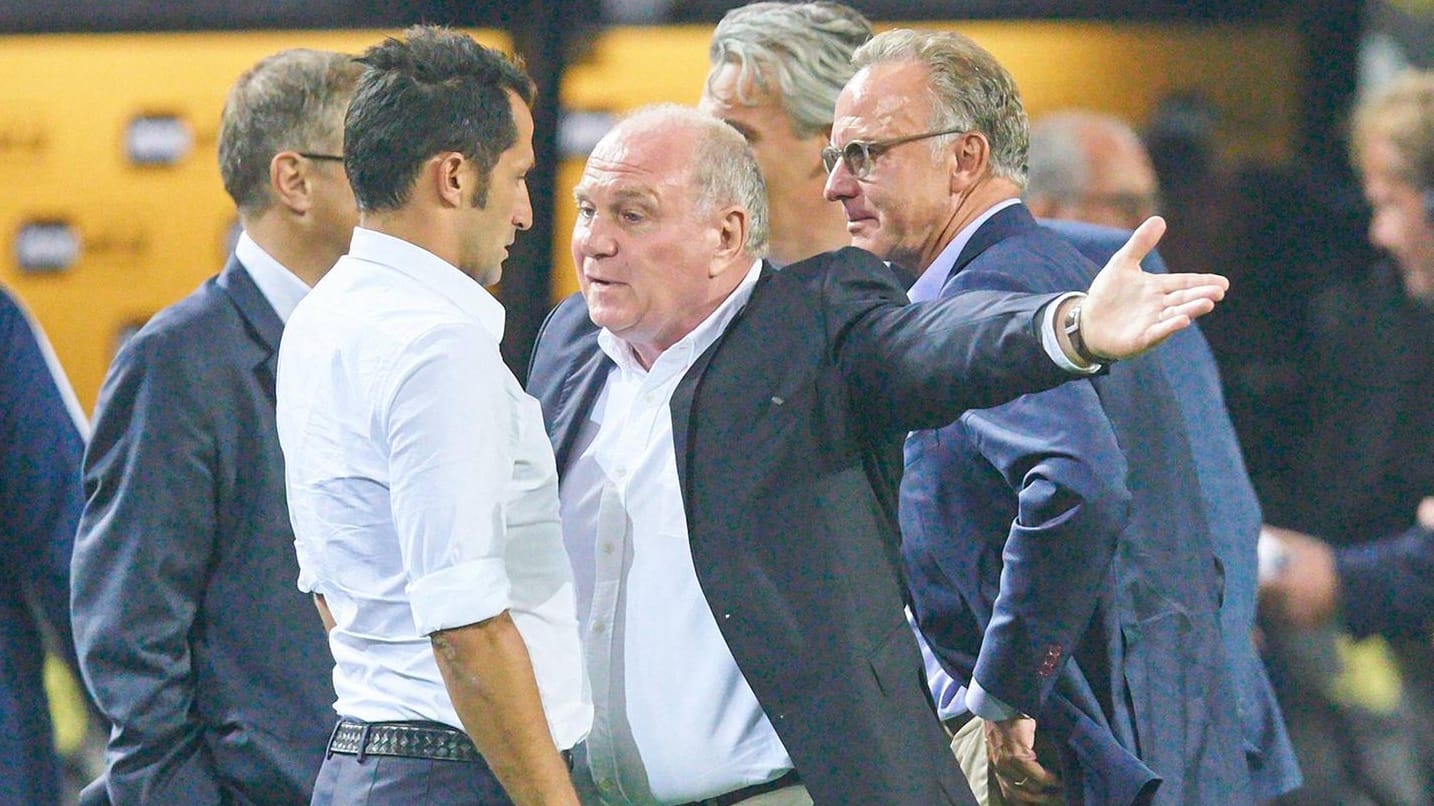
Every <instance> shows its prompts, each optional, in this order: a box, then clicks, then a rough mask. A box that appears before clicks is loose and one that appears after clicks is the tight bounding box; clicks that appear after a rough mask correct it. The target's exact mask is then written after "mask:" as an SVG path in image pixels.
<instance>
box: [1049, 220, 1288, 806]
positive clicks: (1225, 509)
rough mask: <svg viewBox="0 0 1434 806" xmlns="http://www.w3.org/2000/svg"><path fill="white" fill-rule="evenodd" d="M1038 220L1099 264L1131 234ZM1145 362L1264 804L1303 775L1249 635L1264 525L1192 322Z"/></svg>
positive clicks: (1155, 262)
mask: <svg viewBox="0 0 1434 806" xmlns="http://www.w3.org/2000/svg"><path fill="white" fill-rule="evenodd" d="M1042 223H1043V225H1044V226H1046V227H1047V228H1049V229H1052V230H1054V231H1055V232H1056V233H1058V234H1060V236H1061V237H1063V238H1065V239H1066V240H1068V241H1070V242H1071V243H1072V244H1074V245H1075V247H1076V248H1077V249H1079V250H1080V251H1081V253H1082V254H1084V255H1085V256H1086V257H1087V258H1089V259H1090V260H1091V261H1092V262H1093V263H1096V264H1103V263H1105V262H1106V261H1107V260H1109V259H1110V256H1111V255H1113V254H1114V253H1115V251H1116V250H1117V249H1119V248H1120V247H1121V246H1123V245H1124V244H1125V240H1126V238H1127V237H1129V235H1130V233H1128V232H1126V231H1124V230H1117V229H1110V228H1108V227H1097V226H1093V225H1090V224H1081V223H1076V222H1071V221H1045V222H1042ZM1144 264H1145V270H1146V271H1152V272H1161V273H1163V272H1164V271H1165V263H1164V262H1163V261H1162V260H1161V259H1160V254H1159V253H1157V252H1152V253H1150V255H1149V256H1147V257H1146V259H1145V261H1144ZM1152 358H1153V359H1154V360H1155V363H1157V364H1158V365H1159V366H1160V368H1161V370H1162V371H1163V372H1164V374H1165V378H1166V380H1167V381H1168V382H1169V383H1170V388H1171V390H1172V391H1173V392H1174V394H1175V402H1176V404H1177V405H1178V406H1179V408H1180V413H1181V416H1182V418H1183V420H1184V422H1185V431H1186V436H1187V440H1188V442H1189V444H1190V450H1191V454H1192V456H1193V457H1194V459H1195V471H1196V474H1197V475H1198V476H1199V479H1200V491H1201V493H1202V497H1203V499H1204V502H1205V518H1206V520H1207V521H1208V522H1209V525H1210V533H1211V536H1212V537H1213V538H1214V541H1215V556H1216V557H1218V558H1219V560H1220V564H1221V567H1222V568H1223V569H1224V574H1225V588H1224V598H1223V599H1222V600H1221V603H1220V626H1221V630H1222V632H1223V635H1224V641H1225V652H1226V654H1227V656H1228V657H1229V659H1230V662H1231V663H1232V664H1233V666H1232V669H1233V673H1234V679H1235V684H1236V691H1237V694H1238V697H1239V707H1240V721H1241V724H1242V726H1243V729H1244V735H1245V757H1246V759H1247V760H1248V762H1249V767H1250V781H1251V784H1252V786H1253V787H1254V792H1255V797H1256V799H1257V800H1269V799H1271V798H1274V797H1277V796H1279V795H1280V794H1282V793H1284V792H1288V791H1291V790H1293V789H1295V788H1297V787H1298V786H1299V785H1300V771H1299V765H1298V763H1297V762H1296V760H1295V754H1294V748H1293V747H1292V746H1291V745H1290V740H1289V737H1288V735H1287V734H1286V733H1285V723H1284V718H1283V717H1282V716H1281V714H1280V707H1279V703H1278V702H1277V701H1276V700H1275V694H1274V690H1273V689H1272V688H1271V686H1270V680H1269V676H1268V675H1267V674H1266V673H1265V665H1264V663H1263V662H1262V661H1261V659H1260V655H1259V652H1258V651H1257V650H1256V648H1255V644H1254V640H1253V635H1252V630H1253V628H1254V623H1255V589H1256V586H1257V579H1256V573H1257V559H1256V557H1255V545H1256V543H1257V541H1258V540H1259V534H1260V526H1261V523H1262V517H1261V514H1260V502H1259V499H1258V498H1257V497H1256V495H1255V488H1254V485H1253V484H1252V483H1251V481H1250V475H1249V473H1248V472H1247V471H1246V469H1245V460H1244V455H1243V454H1242V453H1241V450H1240V443H1239V440H1238V438H1237V437H1236V436H1235V427H1234V425H1233V423H1231V421H1230V414H1229V412H1228V411H1227V410H1226V408H1225V396H1224V392H1223V391H1222V389H1221V385H1220V370H1219V368H1218V367H1217V366H1216V364H1215V357H1214V354H1213V353H1211V351H1210V345H1209V343H1208V342H1206V341H1205V336H1204V334H1203V333H1201V332H1200V327H1199V325H1192V326H1190V327H1188V328H1186V329H1185V330H1182V331H1180V332H1179V333H1176V334H1175V335H1174V336H1172V337H1171V338H1170V340H1169V341H1167V342H1166V343H1165V344H1164V345H1162V346H1161V348H1160V349H1159V350H1157V351H1155V353H1154V354H1153V355H1152Z"/></svg>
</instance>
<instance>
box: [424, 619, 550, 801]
mask: <svg viewBox="0 0 1434 806" xmlns="http://www.w3.org/2000/svg"><path fill="white" fill-rule="evenodd" d="M430 639H431V640H432V642H433V655H434V658H435V659H436V660H437V662H438V670H439V672H440V673H442V675H443V682H444V685H446V686H447V688H448V694H449V697H450V698H452V700H453V705H454V707H455V708H456V709H457V711H458V717H459V719H461V720H462V721H463V729H464V730H466V731H467V732H468V735H469V736H470V737H471V738H472V739H473V743H474V744H475V745H477V747H478V751H479V752H480V753H482V754H483V758H484V760H485V761H487V762H488V766H489V768H490V769H492V770H493V774H494V775H496V776H497V778H498V781H499V782H500V783H502V785H503V788H504V789H505V790H507V792H508V796H509V797H511V798H512V799H513V802H514V803H516V804H519V806H526V804H554V803H562V804H576V803H577V802H578V799H577V794H576V793H575V792H574V791H573V786H572V780H571V779H570V778H569V776H568V769H567V765H566V764H564V763H563V760H562V757H561V756H559V754H558V750H557V748H556V747H554V746H553V739H552V734H551V732H550V731H549V729H548V720H547V717H546V716H545V715H544V713H543V703H542V700H541V698H540V697H539V695H538V684H537V680H536V679H535V677H534V675H533V666H532V661H531V660H530V659H529V657H528V648H527V646H526V645H525V644H524V643H523V637H522V635H520V634H519V632H518V628H517V626H515V625H514V624H513V619H512V618H511V617H510V616H509V615H508V613H507V612H506V611H504V612H503V613H501V614H499V615H497V616H495V617H493V618H491V619H488V620H486V621H481V622H478V623H477V624H470V625H468V626H466V627H457V628H454V629H451V630H442V631H440V632H436V633H434V634H433V635H432V636H430Z"/></svg>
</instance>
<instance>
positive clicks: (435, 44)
mask: <svg viewBox="0 0 1434 806" xmlns="http://www.w3.org/2000/svg"><path fill="white" fill-rule="evenodd" d="M359 62H360V63H361V64H363V65H364V72H363V76H362V77H361V78H360V79H359V85H358V90H357V91H356V92H355V93H354V99H353V102H352V103H350V104H349V111H348V117H347V118H346V119H345V120H344V168H345V169H346V170H347V171H348V176H349V185H350V186H352V187H353V192H354V199H355V201H357V202H358V209H359V210H361V211H364V212H372V211H379V210H393V209H396V208H398V207H401V206H403V204H404V203H405V202H406V201H408V196H409V193H410V192H411V191H412V189H413V183H414V181H415V179H416V178H417V176H418V171H419V169H420V168H421V167H422V165H423V163H424V162H425V161H426V160H428V158H429V157H432V156H433V155H435V154H438V153H441V152H445V151H456V152H459V153H461V154H462V155H463V156H464V157H466V158H468V159H471V160H473V161H474V163H476V164H477V166H478V169H479V177H480V178H479V183H480V184H479V186H478V193H477V198H476V200H475V201H476V203H477V204H478V206H480V207H481V206H482V205H484V204H486V203H487V199H488V184H487V181H488V176H489V174H490V173H491V172H492V170H493V166H494V165H496V164H497V163H498V157H499V155H501V154H502V153H503V152H504V151H506V150H507V149H508V148H510V147H511V146H512V145H513V143H514V142H516V141H517V139H518V127H517V124H516V123H515V122H514V121H513V112H512V109H511V108H510V107H509V103H508V93H510V92H511V93H513V94H514V95H517V96H518V97H519V98H521V99H522V100H523V102H524V103H526V104H528V105H530V106H531V105H532V103H533V96H534V93H535V90H534V87H533V81H532V79H530V78H529V77H528V74H527V73H525V72H523V67H522V64H521V63H520V62H519V61H517V60H516V59H513V58H510V57H508V56H506V55H504V54H503V53H500V52H498V51H496V50H493V49H491V48H485V47H483V46H482V45H480V44H478V43H477V42H474V41H473V40H472V38H470V37H469V36H467V35H466V34H461V33H458V32H456V31H450V30H448V29H446V28H441V27H437V26H424V25H420V26H414V27H412V28H409V29H408V30H407V31H405V32H404V39H402V40H399V39H394V38H391V37H390V38H389V39H385V40H384V41H383V42H382V43H380V44H378V45H375V46H373V47H371V48H369V49H368V50H367V51H365V52H364V54H363V56H361V57H359Z"/></svg>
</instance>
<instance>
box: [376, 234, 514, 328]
mask: <svg viewBox="0 0 1434 806" xmlns="http://www.w3.org/2000/svg"><path fill="white" fill-rule="evenodd" d="M348 256H349V257H350V258H352V259H354V260H362V261H364V262H366V263H376V264H378V265H380V266H384V267H386V268H390V269H393V270H394V271H396V272H399V273H400V274H404V275H407V276H408V277H411V278H413V279H414V280H417V281H418V282H419V283H422V284H423V285H424V286H425V287H427V288H429V289H431V290H433V291H434V292H436V293H437V294H439V295H440V296H442V297H443V298H444V299H447V300H448V301H449V302H452V303H453V304H454V305H456V306H458V308H459V309H460V310H462V311H463V312H464V313H467V314H469V315H470V316H472V317H473V318H475V319H477V320H478V321H479V322H480V323H481V324H482V325H483V327H484V329H486V330H487V331H488V332H489V333H491V334H492V335H493V339H494V341H502V340H503V324H504V319H505V313H504V311H503V304H502V303H500V302H499V301H498V300H497V299H495V298H494V297H493V295H492V294H490V293H488V290H487V289H485V288H484V287H483V286H482V285H479V283H478V281H477V280H474V279H473V278H472V277H469V276H468V275H466V274H464V273H463V272H462V271H460V270H459V268H458V267H457V266H454V265H453V264H452V263H449V262H448V261H446V260H444V259H443V258H441V257H439V256H437V255H435V254H433V253H432V252H430V251H428V250H427V249H424V248H423V247H421V246H419V245H418V244H415V243H412V242H410V241H405V240H403V239H402V238H395V237H394V236H392V235H387V234H384V233H382V232H379V231H377V230H371V229H364V228H363V227H354V237H353V240H352V241H350V242H349V254H348Z"/></svg>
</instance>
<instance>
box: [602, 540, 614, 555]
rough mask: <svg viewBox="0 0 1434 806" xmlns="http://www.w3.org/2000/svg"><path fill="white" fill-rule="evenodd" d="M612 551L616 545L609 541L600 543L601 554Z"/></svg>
mask: <svg viewBox="0 0 1434 806" xmlns="http://www.w3.org/2000/svg"><path fill="white" fill-rule="evenodd" d="M614 551H616V547H615V546H613V544H611V543H604V544H602V553H603V554H612V553H613V552H614Z"/></svg>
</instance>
